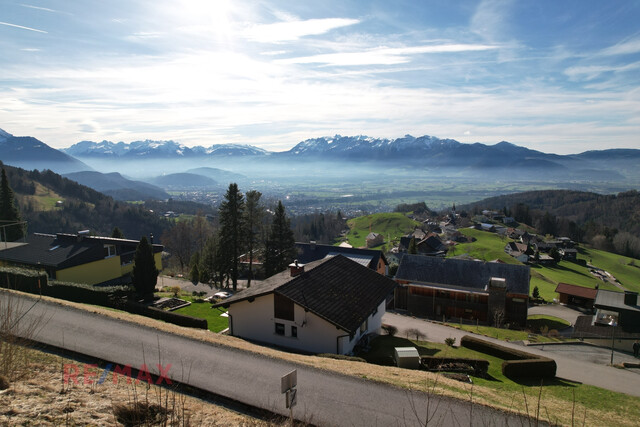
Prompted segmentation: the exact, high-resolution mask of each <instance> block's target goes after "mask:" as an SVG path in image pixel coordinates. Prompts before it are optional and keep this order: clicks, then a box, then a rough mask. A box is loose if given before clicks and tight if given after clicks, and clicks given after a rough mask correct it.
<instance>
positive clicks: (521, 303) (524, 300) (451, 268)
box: [395, 254, 529, 326]
mask: <svg viewBox="0 0 640 427" xmlns="http://www.w3.org/2000/svg"><path fill="white" fill-rule="evenodd" d="M395 280H396V282H398V285H399V286H398V287H397V288H396V290H395V307H396V308H397V309H404V310H407V311H409V312H410V313H412V314H415V315H419V316H427V317H432V318H436V319H442V317H443V316H444V317H445V318H452V319H455V318H464V319H473V320H477V321H479V322H484V323H489V324H491V323H494V319H495V316H496V315H497V314H502V316H503V320H504V322H509V323H517V324H519V325H523V326H524V325H525V324H526V320H527V304H528V299H529V267H528V266H525V265H513V264H500V263H487V262H481V261H471V260H464V259H454V258H438V257H425V256H419V255H408V254H405V255H404V256H403V257H402V260H401V261H400V265H399V266H398V272H397V273H396V276H395Z"/></svg>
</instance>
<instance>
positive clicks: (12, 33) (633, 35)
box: [0, 0, 640, 154]
mask: <svg viewBox="0 0 640 427" xmlns="http://www.w3.org/2000/svg"><path fill="white" fill-rule="evenodd" d="M639 21H640V2H638V1H587V0H580V1H557V0H550V1H543V0H539V1H480V2H476V1H448V0H443V1H388V0H387V1H344V0H341V1H333V0H325V1H322V2H317V1H315V2H311V1H268V0H265V1H250V2H245V1H242V0H184V1H178V0H171V1H165V0H156V1H146V0H145V1H138V0H126V1H120V0H110V1H99V0H98V1H94V0H77V1H68V0H23V1H22V2H21V1H20V0H19V1H16V2H14V1H8V0H0V57H1V58H2V71H0V127H1V128H3V129H4V130H6V131H7V132H10V133H12V134H14V135H31V136H35V137H37V138H38V139H41V140H43V141H44V142H46V143H47V144H49V145H51V146H54V147H58V148H60V147H67V146H70V145H72V144H74V143H76V142H78V141H81V140H94V141H101V140H103V139H107V140H111V141H125V142H130V141H134V140H140V139H173V140H175V141H179V142H181V143H184V144H185V145H188V146H193V145H203V146H209V145H211V144H218V143H246V144H252V145H256V146H260V147H262V148H265V149H268V150H276V151H277V150H285V149H289V148H290V147H292V146H293V145H294V144H296V143H297V142H299V141H301V140H304V139H307V138H313V137H319V136H328V135H334V134H341V135H360V134H363V135H369V136H373V137H386V138H397V137H400V136H403V135H405V134H411V135H414V136H420V135H433V136H437V137H440V138H454V139H457V140H459V141H461V142H484V143H489V144H494V143H497V142H499V141H502V140H506V141H510V142H513V143H515V144H518V145H523V146H526V147H529V148H533V149H538V150H542V151H545V152H554V153H560V154H565V153H577V152H582V151H586V150H593V149H605V148H617V147H620V148H640V137H639V136H638V134H639V133H640V132H639V131H640V26H638V22H639Z"/></svg>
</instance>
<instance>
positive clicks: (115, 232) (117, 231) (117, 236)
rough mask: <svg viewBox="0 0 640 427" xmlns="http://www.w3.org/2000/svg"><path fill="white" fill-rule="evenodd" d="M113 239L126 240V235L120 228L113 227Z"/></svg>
mask: <svg viewBox="0 0 640 427" xmlns="http://www.w3.org/2000/svg"><path fill="white" fill-rule="evenodd" d="M111 237H113V238H114V239H124V233H123V232H122V230H120V228H118V227H113V231H112V232H111Z"/></svg>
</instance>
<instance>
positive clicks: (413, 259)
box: [395, 254, 529, 295]
mask: <svg viewBox="0 0 640 427" xmlns="http://www.w3.org/2000/svg"><path fill="white" fill-rule="evenodd" d="M492 277H500V278H504V279H506V282H507V292H509V293H512V294H521V295H529V267H528V266H526V265H513V264H498V263H492V262H480V261H469V260H464V259H455V258H436V257H425V256H419V255H409V254H406V255H404V256H403V257H402V259H401V260H400V265H399V267H398V272H397V273H396V277H395V278H396V280H403V281H408V282H417V283H433V284H441V285H454V286H462V287H466V288H475V289H484V288H485V287H486V286H487V285H488V284H489V280H490V279H491V278H492Z"/></svg>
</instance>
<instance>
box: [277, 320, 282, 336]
mask: <svg viewBox="0 0 640 427" xmlns="http://www.w3.org/2000/svg"><path fill="white" fill-rule="evenodd" d="M276 334H277V335H284V323H276Z"/></svg>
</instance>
